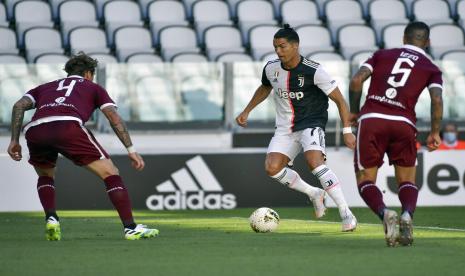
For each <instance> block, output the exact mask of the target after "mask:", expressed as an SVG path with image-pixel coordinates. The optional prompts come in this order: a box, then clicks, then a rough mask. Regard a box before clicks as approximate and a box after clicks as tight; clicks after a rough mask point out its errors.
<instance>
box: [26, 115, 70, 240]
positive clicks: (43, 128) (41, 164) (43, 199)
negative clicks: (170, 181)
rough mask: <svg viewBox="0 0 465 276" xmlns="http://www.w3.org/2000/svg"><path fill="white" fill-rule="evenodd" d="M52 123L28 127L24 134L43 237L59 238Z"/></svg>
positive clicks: (55, 157) (56, 155)
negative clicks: (42, 220)
mask: <svg viewBox="0 0 465 276" xmlns="http://www.w3.org/2000/svg"><path fill="white" fill-rule="evenodd" d="M50 128H53V125H49V124H44V125H40V126H35V127H32V128H30V129H29V130H28V131H27V132H26V135H25V138H26V141H27V147H28V149H29V163H30V164H31V165H32V166H33V167H34V169H35V171H36V173H37V176H38V179H37V194H38V196H39V200H40V203H41V204H42V207H43V209H44V213H45V238H46V239H47V240H51V241H58V240H60V239H61V229H60V222H59V218H58V215H57V213H56V204H55V165H56V160H57V158H58V153H57V151H56V150H55V149H54V147H53V144H54V143H55V141H54V137H52V136H53V135H52V136H50V135H51V133H52V131H50V130H51V129H50Z"/></svg>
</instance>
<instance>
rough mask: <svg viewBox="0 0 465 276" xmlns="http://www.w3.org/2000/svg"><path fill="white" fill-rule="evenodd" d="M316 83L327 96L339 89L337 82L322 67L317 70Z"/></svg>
mask: <svg viewBox="0 0 465 276" xmlns="http://www.w3.org/2000/svg"><path fill="white" fill-rule="evenodd" d="M314 83H315V85H316V86H318V88H320V89H321V90H322V91H323V92H324V93H325V94H326V95H329V94H330V93H331V92H333V91H334V89H336V88H337V81H336V80H335V79H334V78H333V77H331V76H330V75H329V74H328V73H327V72H326V70H325V69H324V68H323V67H322V66H321V65H320V66H318V68H317V69H316V72H315V76H314Z"/></svg>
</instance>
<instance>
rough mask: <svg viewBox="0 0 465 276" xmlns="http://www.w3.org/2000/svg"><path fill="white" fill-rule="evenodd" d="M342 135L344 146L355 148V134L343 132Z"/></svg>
mask: <svg viewBox="0 0 465 276" xmlns="http://www.w3.org/2000/svg"><path fill="white" fill-rule="evenodd" d="M343 136H344V144H346V146H347V147H348V148H349V149H352V150H353V149H355V143H356V142H357V139H356V138H355V135H354V134H353V133H346V134H343Z"/></svg>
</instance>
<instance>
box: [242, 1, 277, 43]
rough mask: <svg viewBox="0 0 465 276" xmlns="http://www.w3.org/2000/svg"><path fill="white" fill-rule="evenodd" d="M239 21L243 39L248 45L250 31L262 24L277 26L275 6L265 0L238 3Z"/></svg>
mask: <svg viewBox="0 0 465 276" xmlns="http://www.w3.org/2000/svg"><path fill="white" fill-rule="evenodd" d="M236 10H237V21H238V26H239V29H240V30H241V32H242V39H243V41H244V42H245V44H247V43H248V42H249V41H248V34H249V30H250V29H251V28H252V27H254V26H257V25H260V24H277V21H276V20H275V19H274V11H273V6H272V5H271V3H270V2H268V1H265V0H243V1H240V2H239V3H237V9H236Z"/></svg>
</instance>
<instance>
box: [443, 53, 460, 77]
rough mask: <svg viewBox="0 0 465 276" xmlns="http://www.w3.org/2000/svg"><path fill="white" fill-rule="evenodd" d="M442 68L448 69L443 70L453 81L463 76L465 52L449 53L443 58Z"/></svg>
mask: <svg viewBox="0 0 465 276" xmlns="http://www.w3.org/2000/svg"><path fill="white" fill-rule="evenodd" d="M440 64H441V67H442V68H447V70H443V73H444V75H445V76H446V77H447V78H448V79H449V80H450V81H453V80H455V79H456V78H457V77H459V76H462V75H463V74H464V72H465V50H452V51H447V52H445V53H444V54H442V56H441V63H440Z"/></svg>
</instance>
